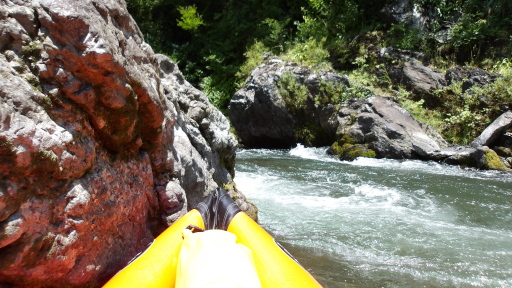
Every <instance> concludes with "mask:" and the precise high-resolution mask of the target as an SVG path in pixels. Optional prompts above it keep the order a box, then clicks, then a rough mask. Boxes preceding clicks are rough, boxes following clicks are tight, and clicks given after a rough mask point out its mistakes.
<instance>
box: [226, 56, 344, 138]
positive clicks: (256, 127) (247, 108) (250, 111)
mask: <svg viewBox="0 0 512 288" xmlns="http://www.w3.org/2000/svg"><path fill="white" fill-rule="evenodd" d="M285 73H291V74H292V75H293V76H294V78H295V81H296V83H297V84H298V85H301V86H303V87H305V89H306V90H307V98H306V99H305V100H304V102H303V103H302V104H303V107H301V108H299V109H294V108H293V107H289V106H288V105H287V104H286V102H285V100H284V99H283V97H282V96H281V95H280V93H279V86H278V82H279V81H280V79H281V78H282V76H283V75H284V74H285ZM326 82H328V83H332V84H334V85H342V86H347V85H348V78H347V76H344V75H340V74H337V73H333V72H328V71H318V72H315V71H314V70H312V69H309V68H307V67H304V66H299V65H297V64H296V63H286V62H283V61H282V60H280V59H271V60H269V61H267V62H266V63H264V64H262V65H260V66H258V67H257V68H255V69H254V70H253V72H252V73H251V75H250V77H249V78H248V79H247V81H246V84H245V86H244V87H243V88H242V89H240V90H239V91H237V92H236V93H235V95H234V96H233V98H232V99H231V102H230V104H229V115H230V120H231V123H232V125H233V126H234V127H235V129H236V132H237V134H238V137H239V138H240V139H241V142H242V144H243V145H244V146H246V147H264V148H290V147H291V146H293V145H295V143H297V142H299V141H301V137H300V135H299V133H300V131H301V129H304V128H306V129H308V130H310V132H311V130H313V131H312V133H316V134H317V135H314V138H316V139H315V140H314V141H312V142H314V143H309V144H313V145H317V146H318V145H328V144H330V143H332V141H333V140H334V139H335V130H334V131H332V129H329V128H327V127H323V124H324V122H325V121H322V120H321V118H322V115H321V114H322V112H321V109H322V107H321V105H318V104H317V103H315V102H318V101H315V99H316V100H318V98H317V96H318V95H319V93H321V92H320V90H321V88H320V86H321V85H323V84H322V83H326ZM312 127H313V128H312Z"/></svg>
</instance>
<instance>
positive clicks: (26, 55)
mask: <svg viewBox="0 0 512 288" xmlns="http://www.w3.org/2000/svg"><path fill="white" fill-rule="evenodd" d="M40 50H41V46H40V45H39V43H37V42H32V43H30V44H29V45H26V46H23V47H22V48H21V56H22V57H23V59H25V60H30V61H31V62H36V61H37V60H39V59H41V55H40V53H39V51H40Z"/></svg>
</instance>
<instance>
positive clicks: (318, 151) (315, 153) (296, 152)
mask: <svg viewBox="0 0 512 288" xmlns="http://www.w3.org/2000/svg"><path fill="white" fill-rule="evenodd" d="M326 150H327V148H325V147H324V148H314V147H304V145H302V144H297V147H295V148H293V149H291V150H290V152H288V153H289V154H290V155H291V156H295V157H299V158H303V159H311V160H319V161H324V162H340V161H339V160H337V159H336V158H334V157H331V156H329V155H327V153H326Z"/></svg>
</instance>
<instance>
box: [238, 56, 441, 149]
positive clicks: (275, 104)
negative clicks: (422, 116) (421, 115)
mask: <svg viewBox="0 0 512 288" xmlns="http://www.w3.org/2000/svg"><path fill="white" fill-rule="evenodd" d="M284 73H292V74H293V75H294V77H295V81H296V82H297V83H299V84H301V85H304V86H305V87H307V98H306V100H305V102H304V106H303V107H302V108H301V109H290V108H289V107H287V105H286V103H285V101H284V100H283V98H282V97H281V96H280V94H279V91H278V90H279V88H278V85H277V83H278V82H279V79H281V77H282V76H283V75H284ZM321 83H324V84H321ZM325 83H331V85H332V83H337V84H340V86H339V87H342V88H343V89H348V88H349V87H350V84H349V81H348V77H347V76H344V75H340V74H336V73H332V72H322V71H320V72H314V71H312V70H310V69H308V68H305V67H300V66H297V65H296V64H293V63H285V62H283V61H281V60H278V59H274V60H272V61H269V62H267V63H264V64H262V65H260V66H258V67H257V68H256V69H255V70H254V71H253V73H252V74H251V76H250V77H249V79H248V81H247V84H246V85H245V86H244V87H243V88H242V89H241V90H239V91H238V92H237V93H236V94H235V96H234V97H233V99H232V100H231V103H230V116H231V122H232V123H233V126H234V127H235V128H236V130H237V133H238V135H239V137H240V138H241V139H242V143H244V144H245V145H247V146H252V147H254V146H256V147H291V146H293V145H294V144H295V143H296V142H297V137H296V134H295V133H296V131H297V129H298V128H299V127H300V125H301V123H302V125H303V124H304V123H312V124H315V125H317V126H318V127H320V128H321V129H322V131H323V132H324V133H325V134H326V135H327V137H326V139H328V141H330V142H328V143H324V144H323V145H331V144H333V142H335V141H337V143H338V147H342V146H343V147H345V148H346V149H342V150H347V149H348V150H347V151H348V152H350V153H348V152H347V153H348V154H350V155H356V154H355V153H354V151H356V150H357V151H362V152H363V154H368V155H370V154H373V152H375V154H376V156H377V157H381V158H397V159H402V158H421V157H423V156H425V155H427V154H428V152H430V151H434V150H438V149H441V148H443V147H445V146H446V142H445V141H444V140H443V139H442V137H441V136H440V135H439V134H438V133H437V132H435V131H434V130H433V129H432V128H430V127H429V126H428V125H425V124H421V123H419V122H417V121H416V120H415V119H414V118H413V117H412V116H411V115H410V114H409V113H408V112H407V111H405V110H404V109H402V108H400V107H399V106H398V105H397V104H395V103H393V102H392V101H389V100H386V99H384V98H382V97H376V96H373V97H370V98H368V99H353V100H351V101H349V102H347V103H341V104H340V103H338V104H336V103H334V104H333V103H332V102H334V101H322V99H323V98H322V95H323V94H322V93H321V87H323V86H322V85H325ZM344 91H345V92H346V93H345V94H347V95H350V94H349V92H348V91H350V90H344ZM354 97H355V95H354ZM327 98H329V97H327ZM330 100H332V99H330ZM347 136H348V138H347ZM343 139H344V140H343ZM340 141H341V142H343V143H341V142H340ZM347 141H348V142H350V144H352V145H356V146H355V147H347V146H346V145H345V144H347V143H345V142H347ZM358 145H359V146H358ZM360 145H366V146H367V147H368V148H369V149H371V150H372V151H373V152H371V151H367V149H366V148H364V147H362V146H360ZM349 148H350V149H349ZM334 150H339V149H334Z"/></svg>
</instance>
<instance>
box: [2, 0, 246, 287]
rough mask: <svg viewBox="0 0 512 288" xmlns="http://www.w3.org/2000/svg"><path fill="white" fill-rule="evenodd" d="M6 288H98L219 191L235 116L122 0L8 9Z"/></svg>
mask: <svg viewBox="0 0 512 288" xmlns="http://www.w3.org/2000/svg"><path fill="white" fill-rule="evenodd" d="M0 52H1V55H0V83H2V84H1V85H0V179H1V180H0V286H2V285H4V286H8V287H55V285H57V284H56V283H59V284H58V286H65V287H73V286H75V287H79V286H80V287H83V286H88V287H90V286H92V287H94V286H99V285H101V284H102V282H103V281H105V280H106V279H107V278H108V277H110V276H111V275H113V273H115V272H116V271H117V270H119V269H120V268H121V267H123V266H124V265H125V264H126V263H127V262H128V261H129V260H130V259H132V258H133V257H134V256H135V255H136V254H137V253H139V252H140V251H142V250H143V249H145V248H146V247H147V245H148V244H149V243H150V242H151V241H152V240H153V237H154V236H155V234H157V233H158V232H159V231H161V230H162V229H163V228H165V226H166V225H168V224H170V223H172V222H173V221H174V220H175V219H177V218H178V217H179V216H180V215H183V214H184V213H185V212H186V211H187V210H188V209H189V208H190V207H191V206H192V205H194V204H195V203H197V202H198V201H200V199H202V198H203V197H204V196H205V195H207V194H208V193H209V192H210V191H212V190H213V189H215V188H216V187H217V186H218V185H223V186H225V188H227V189H229V190H230V193H231V194H232V195H233V196H234V197H237V198H238V200H237V201H238V202H239V204H240V205H241V206H242V208H243V209H246V210H247V209H249V210H251V209H252V210H251V211H254V207H252V206H251V205H249V204H248V203H245V202H244V199H245V198H243V196H241V195H234V194H237V193H238V192H236V191H235V189H234V182H233V181H232V179H233V176H234V175H233V174H234V169H233V165H234V153H235V147H236V141H235V140H234V139H233V136H231V135H230V134H229V133H228V132H227V128H228V122H227V120H226V119H225V118H224V117H223V116H222V115H221V114H220V113H219V112H218V111H217V110H215V109H214V108H213V107H212V106H211V105H210V104H209V103H208V101H207V100H206V96H205V95H204V94H202V93H201V92H199V91H198V90H196V89H194V88H193V87H191V86H190V84H188V83H187V82H186V81H185V80H184V79H183V76H182V75H181V74H180V73H179V71H178V70H177V68H176V65H175V64H174V63H172V62H171V61H170V60H168V59H167V58H166V57H164V56H162V55H155V54H154V53H153V51H152V49H151V47H150V46H149V45H147V44H146V43H145V42H144V41H143V37H142V34H141V32H140V31H139V29H138V28H137V26H136V24H135V22H134V21H133V19H132V18H131V17H130V15H129V14H128V12H127V10H126V6H125V3H124V2H123V1H114V0H105V1H78V0H75V1H63V0H41V1H4V2H2V5H1V6H0Z"/></svg>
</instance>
